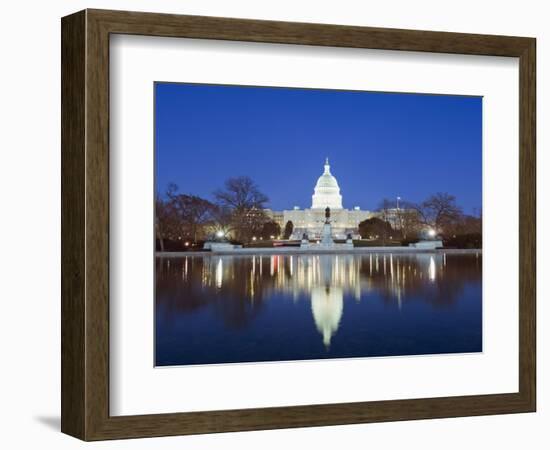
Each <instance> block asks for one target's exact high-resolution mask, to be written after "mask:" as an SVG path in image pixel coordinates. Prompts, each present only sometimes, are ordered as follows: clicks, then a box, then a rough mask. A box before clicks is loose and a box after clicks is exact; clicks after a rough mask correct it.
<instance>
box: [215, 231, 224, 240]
mask: <svg viewBox="0 0 550 450" xmlns="http://www.w3.org/2000/svg"><path fill="white" fill-rule="evenodd" d="M216 236H217V237H219V238H222V237H223V236H224V233H223V231H222V230H219V231H217V232H216Z"/></svg>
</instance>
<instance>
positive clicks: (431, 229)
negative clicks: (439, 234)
mask: <svg viewBox="0 0 550 450" xmlns="http://www.w3.org/2000/svg"><path fill="white" fill-rule="evenodd" d="M428 236H430V237H435V230H434V229H433V228H430V229H429V230H428Z"/></svg>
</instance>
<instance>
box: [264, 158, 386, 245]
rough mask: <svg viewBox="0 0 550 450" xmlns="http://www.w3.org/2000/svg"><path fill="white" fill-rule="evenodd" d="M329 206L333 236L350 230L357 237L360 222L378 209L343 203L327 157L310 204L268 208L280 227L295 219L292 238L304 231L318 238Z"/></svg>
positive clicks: (337, 237)
mask: <svg viewBox="0 0 550 450" xmlns="http://www.w3.org/2000/svg"><path fill="white" fill-rule="evenodd" d="M327 207H328V208H330V223H331V225H332V235H333V238H334V239H345V238H346V237H347V235H348V234H351V235H352V237H353V238H358V237H359V234H358V226H359V223H360V222H362V221H363V220H366V219H369V218H371V217H375V216H377V215H378V214H377V213H375V212H371V211H367V210H362V209H361V208H360V207H359V206H355V207H354V208H353V209H345V208H344V207H343V206H342V194H340V186H338V181H337V180H336V178H335V177H334V175H332V173H331V172H330V164H329V162H328V158H327V159H326V161H325V168H324V172H323V173H322V174H321V176H320V177H319V179H318V180H317V184H316V185H315V188H314V189H313V195H312V197H311V208H307V209H300V208H299V207H298V206H295V207H294V209H290V210H284V211H272V210H270V209H267V210H266V211H265V212H266V214H267V215H268V216H269V217H270V218H271V219H272V220H274V221H275V222H277V223H278V224H279V225H280V226H281V229H284V227H285V225H286V223H287V222H289V221H290V222H292V224H293V226H294V229H293V233H292V236H291V239H301V238H302V236H303V234H304V233H305V234H307V236H308V238H309V239H319V238H320V236H321V233H322V230H323V224H324V223H325V209H326V208H327Z"/></svg>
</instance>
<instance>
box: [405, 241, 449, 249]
mask: <svg viewBox="0 0 550 450" xmlns="http://www.w3.org/2000/svg"><path fill="white" fill-rule="evenodd" d="M409 247H414V248H421V249H426V250H435V249H436V248H441V247H443V242H442V241H418V242H416V243H414V244H409Z"/></svg>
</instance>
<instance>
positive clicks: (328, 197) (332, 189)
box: [311, 158, 342, 209]
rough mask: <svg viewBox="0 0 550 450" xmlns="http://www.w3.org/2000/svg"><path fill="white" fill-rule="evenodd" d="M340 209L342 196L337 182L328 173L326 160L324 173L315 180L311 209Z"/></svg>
mask: <svg viewBox="0 0 550 450" xmlns="http://www.w3.org/2000/svg"><path fill="white" fill-rule="evenodd" d="M327 206H328V207H329V208H330V209H342V196H341V195H340V187H339V186H338V181H336V178H334V176H333V175H332V174H331V173H330V165H329V163H328V158H327V159H326V161H325V171H324V173H323V174H322V175H321V176H320V177H319V179H318V180H317V184H316V185H315V189H314V194H313V196H312V204H311V208H312V209H325V208H326V207H327Z"/></svg>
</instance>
